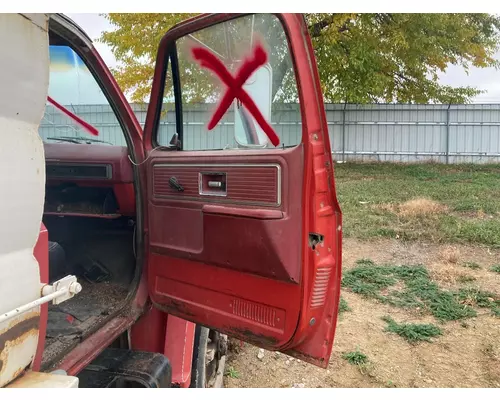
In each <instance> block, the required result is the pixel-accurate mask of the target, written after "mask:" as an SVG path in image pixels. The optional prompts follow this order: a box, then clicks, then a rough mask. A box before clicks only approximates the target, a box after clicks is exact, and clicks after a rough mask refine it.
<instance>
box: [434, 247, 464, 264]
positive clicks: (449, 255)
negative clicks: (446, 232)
mask: <svg viewBox="0 0 500 400" xmlns="http://www.w3.org/2000/svg"><path fill="white" fill-rule="evenodd" d="M439 258H440V259H441V261H444V262H445V263H449V264H456V263H458V260H459V259H460V250H459V249H458V247H457V246H446V247H444V248H443V249H442V250H441V252H440V254H439Z"/></svg>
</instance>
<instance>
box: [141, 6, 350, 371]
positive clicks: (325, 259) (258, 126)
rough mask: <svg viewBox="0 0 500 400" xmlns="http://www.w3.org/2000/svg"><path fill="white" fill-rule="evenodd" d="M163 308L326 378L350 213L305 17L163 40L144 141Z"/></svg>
mask: <svg viewBox="0 0 500 400" xmlns="http://www.w3.org/2000/svg"><path fill="white" fill-rule="evenodd" d="M144 131H145V132H144V146H145V150H146V153H147V155H148V157H147V160H146V161H145V162H144V164H143V166H142V167H143V168H144V173H145V174H146V178H147V185H146V187H147V198H146V199H145V200H146V201H147V212H148V228H147V232H146V242H147V245H148V246H149V251H148V267H147V268H148V269H147V273H148V282H149V292H150V297H151V299H152V301H153V303H154V305H155V306H156V307H158V308H159V309H161V310H163V311H165V312H168V313H170V314H173V315H176V316H179V317H182V318H184V319H186V320H189V321H193V322H196V323H198V324H201V325H204V326H207V327H209V328H212V329H215V330H217V331H220V332H222V333H225V334H227V335H229V336H232V337H236V338H239V339H242V340H244V341H246V342H249V343H252V344H254V345H257V346H260V347H263V348H266V349H269V350H277V351H281V352H284V353H286V354H289V355H292V356H294V357H296V358H299V359H302V360H304V361H307V362H310V363H312V364H315V365H318V366H321V367H326V366H327V365H328V360H329V357H330V353H331V348H332V343H333V339H334V333H335V326H336V320H337V308H338V302H339V290H340V278H341V213H340V208H339V205H338V203H337V199H336V196H335V186H334V175H333V165H332V157H331V150H330V143H329V137H328V129H327V125H326V116H325V111H324V105H323V100H322V93H321V88H320V82H319V76H318V72H317V67H316V61H315V58H314V53H313V49H312V45H311V40H310V38H309V36H308V33H307V26H306V24H305V20H304V18H303V16H302V15H301V14H275V15H273V14H257V15H234V14H211V15H202V16H200V17H197V18H194V19H192V20H189V21H186V22H184V23H182V24H180V25H178V26H176V27H174V28H172V29H171V30H170V31H169V32H167V33H166V35H165V36H164V37H163V39H162V41H161V44H160V47H159V51H158V56H157V61H156V69H155V75H154V80H153V89H152V95H151V99H150V105H149V109H148V115H147V120H146V125H145V129H144Z"/></svg>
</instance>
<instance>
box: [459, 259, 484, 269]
mask: <svg viewBox="0 0 500 400" xmlns="http://www.w3.org/2000/svg"><path fill="white" fill-rule="evenodd" d="M462 267H465V268H470V269H474V270H477V269H481V267H480V265H479V264H478V263H475V262H471V261H467V262H464V263H463V264H462Z"/></svg>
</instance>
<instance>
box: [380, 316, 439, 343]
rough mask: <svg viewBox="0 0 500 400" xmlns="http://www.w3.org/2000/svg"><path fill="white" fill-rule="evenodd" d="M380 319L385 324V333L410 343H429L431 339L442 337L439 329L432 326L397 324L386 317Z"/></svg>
mask: <svg viewBox="0 0 500 400" xmlns="http://www.w3.org/2000/svg"><path fill="white" fill-rule="evenodd" d="M382 319H383V320H384V321H385V322H387V327H386V328H385V330H386V331H387V332H392V333H396V334H397V335H399V336H401V337H402V338H403V339H406V340H407V341H408V342H410V343H415V342H421V341H426V342H430V341H431V340H430V339H431V338H433V337H436V336H440V335H442V332H441V329H439V328H438V327H437V326H436V325H433V324H398V323H397V322H396V321H394V320H393V319H392V318H391V317H388V316H386V317H383V318H382Z"/></svg>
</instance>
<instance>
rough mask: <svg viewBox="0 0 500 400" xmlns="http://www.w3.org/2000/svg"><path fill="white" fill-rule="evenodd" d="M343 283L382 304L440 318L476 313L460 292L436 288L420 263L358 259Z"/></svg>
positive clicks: (450, 319) (355, 291)
mask: <svg viewBox="0 0 500 400" xmlns="http://www.w3.org/2000/svg"><path fill="white" fill-rule="evenodd" d="M342 286H343V287H344V288H347V289H350V290H351V291H352V292H354V293H358V294H361V295H363V296H365V297H368V298H373V299H376V300H378V301H380V302H382V303H385V304H390V305H393V306H396V307H401V308H407V309H417V308H418V309H419V310H422V311H424V312H425V311H426V312H429V313H431V314H432V315H434V317H436V318H437V319H438V320H441V321H454V320H460V319H464V318H469V317H474V316H476V315H477V313H476V311H475V310H474V308H473V305H474V304H467V303H464V302H463V301H461V298H460V295H459V293H456V292H452V291H448V290H443V289H441V288H439V286H438V285H437V284H436V283H435V282H433V281H432V280H431V279H430V275H429V272H428V270H427V268H425V267H424V266H423V265H399V266H395V265H376V264H375V263H374V262H373V261H371V260H359V261H358V262H357V265H356V267H354V268H352V269H349V270H347V271H345V272H344V276H343V279H342Z"/></svg>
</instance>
